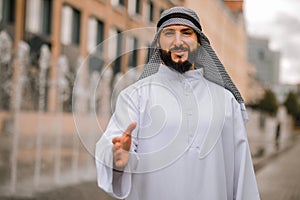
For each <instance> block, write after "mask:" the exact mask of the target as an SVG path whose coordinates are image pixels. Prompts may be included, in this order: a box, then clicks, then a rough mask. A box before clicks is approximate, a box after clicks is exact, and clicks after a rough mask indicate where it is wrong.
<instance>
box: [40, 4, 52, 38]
mask: <svg viewBox="0 0 300 200" xmlns="http://www.w3.org/2000/svg"><path fill="white" fill-rule="evenodd" d="M52 2H53V1H52V0H43V2H42V26H41V27H42V30H41V31H42V33H43V34H46V35H49V34H51V19H52V17H51V16H52Z"/></svg>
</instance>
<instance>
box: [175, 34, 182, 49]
mask: <svg viewBox="0 0 300 200" xmlns="http://www.w3.org/2000/svg"><path fill="white" fill-rule="evenodd" d="M182 44H183V40H182V35H181V33H180V32H176V34H175V39H174V45H175V46H181V45H182Z"/></svg>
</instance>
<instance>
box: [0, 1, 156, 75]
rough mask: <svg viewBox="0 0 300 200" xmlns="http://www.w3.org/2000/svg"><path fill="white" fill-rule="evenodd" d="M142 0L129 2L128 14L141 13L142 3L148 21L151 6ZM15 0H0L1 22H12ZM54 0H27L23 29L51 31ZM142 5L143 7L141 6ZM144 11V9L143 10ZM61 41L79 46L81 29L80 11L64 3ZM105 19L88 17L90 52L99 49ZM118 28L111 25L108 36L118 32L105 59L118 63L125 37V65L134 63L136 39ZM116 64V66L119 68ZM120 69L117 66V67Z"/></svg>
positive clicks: (151, 14)
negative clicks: (125, 34) (127, 52)
mask: <svg viewBox="0 0 300 200" xmlns="http://www.w3.org/2000/svg"><path fill="white" fill-rule="evenodd" d="M110 1H111V4H112V5H113V6H125V0H110ZM141 3H142V1H141V0H130V1H128V12H129V13H131V14H141V9H142V6H145V5H147V8H148V9H144V10H143V15H145V14H147V15H148V16H149V21H153V18H154V14H153V10H154V6H153V3H152V2H151V1H147V2H146V3H145V4H143V5H142V4H141ZM15 4H16V0H0V21H1V22H4V23H6V24H13V23H14V20H15V19H14V17H15V10H14V9H15ZM52 4H53V0H30V1H26V8H25V9H26V12H25V15H26V16H25V30H26V32H29V33H32V34H38V35H48V36H49V35H50V34H51V19H52V18H51V13H52V7H53V5H52ZM144 8H145V7H144ZM146 11H147V12H146ZM61 20H62V21H61V43H62V44H63V45H75V46H76V45H79V44H80V29H81V12H80V10H78V9H75V8H73V7H72V6H70V5H68V4H65V5H64V6H63V8H62V18H61ZM104 25H105V24H104V22H102V21H101V20H99V19H97V18H96V17H93V16H91V17H90V18H89V19H88V24H87V26H88V28H87V30H88V32H87V44H86V45H87V50H88V52H89V53H92V52H94V51H95V50H97V52H99V51H100V52H102V51H103V49H102V48H103V47H102V46H101V45H99V44H101V42H102V41H103V40H104ZM119 33H121V30H119V29H117V28H110V30H109V35H108V36H109V37H111V36H114V35H117V39H116V40H110V41H109V44H108V45H109V49H110V51H109V52H108V58H109V59H115V58H117V59H116V61H115V66H118V67H120V66H121V58H118V57H119V56H120V54H121V52H122V49H124V47H123V46H122V45H123V42H122V40H124V39H125V44H126V50H127V51H131V52H130V53H129V54H128V65H129V66H136V65H137V58H138V50H137V49H138V46H139V41H138V38H136V37H134V36H126V38H123V37H122V35H121V34H119ZM118 67H117V68H118ZM116 71H119V69H116Z"/></svg>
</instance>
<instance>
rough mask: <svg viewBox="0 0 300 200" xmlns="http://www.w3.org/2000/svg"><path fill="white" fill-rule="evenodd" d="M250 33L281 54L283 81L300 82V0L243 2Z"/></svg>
mask: <svg viewBox="0 0 300 200" xmlns="http://www.w3.org/2000/svg"><path fill="white" fill-rule="evenodd" d="M244 14H245V20H246V28H247V32H248V33H249V35H251V36H258V37H263V38H267V39H269V42H270V49H272V50H275V51H280V53H281V62H280V67H281V68H280V82H281V83H290V84H295V83H300V0H244Z"/></svg>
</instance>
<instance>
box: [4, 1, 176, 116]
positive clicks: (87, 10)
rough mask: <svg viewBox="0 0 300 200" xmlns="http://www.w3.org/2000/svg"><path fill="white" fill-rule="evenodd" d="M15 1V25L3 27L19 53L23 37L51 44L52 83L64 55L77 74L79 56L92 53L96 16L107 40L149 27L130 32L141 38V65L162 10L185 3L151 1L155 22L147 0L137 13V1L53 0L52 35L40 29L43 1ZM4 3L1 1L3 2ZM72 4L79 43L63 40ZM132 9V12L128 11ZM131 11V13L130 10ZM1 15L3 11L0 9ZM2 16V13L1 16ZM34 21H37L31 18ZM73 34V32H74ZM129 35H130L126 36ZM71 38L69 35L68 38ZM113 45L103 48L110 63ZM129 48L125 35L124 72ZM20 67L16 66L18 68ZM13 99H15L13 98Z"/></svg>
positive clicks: (51, 92)
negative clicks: (92, 21)
mask: <svg viewBox="0 0 300 200" xmlns="http://www.w3.org/2000/svg"><path fill="white" fill-rule="evenodd" d="M12 1H14V2H15V4H14V5H15V8H14V12H15V13H14V15H15V21H14V23H13V24H5V23H2V22H1V30H2V29H9V33H11V36H12V38H13V41H14V51H15V54H16V53H17V47H18V43H19V41H20V40H25V41H28V40H30V39H32V38H33V37H38V38H39V39H40V40H42V42H44V43H46V44H48V45H49V46H50V49H51V63H50V70H49V76H48V77H47V79H48V81H49V82H50V83H54V82H55V81H57V78H58V71H57V70H58V69H57V65H58V60H59V57H60V56H61V55H62V54H65V55H67V58H68V60H69V65H70V69H71V70H72V71H73V72H72V73H73V74H72V75H74V74H75V71H76V67H78V66H76V65H77V59H78V58H79V57H81V58H83V59H85V58H87V57H88V56H89V55H90V53H91V52H89V48H88V47H89V46H88V44H89V36H90V34H89V31H90V29H89V20H90V19H91V18H94V19H96V20H99V21H101V22H103V25H104V34H103V39H104V40H107V39H108V38H110V37H111V36H112V35H111V34H112V33H113V31H112V30H118V31H121V32H123V31H128V30H132V29H137V28H144V27H150V28H148V29H147V30H140V29H139V31H129V34H128V35H129V36H134V37H136V38H137V39H138V48H141V49H143V50H141V52H139V54H138V58H137V64H138V65H139V64H142V63H144V62H145V60H146V56H147V52H146V50H145V48H146V47H148V46H149V44H150V43H151V41H152V39H153V35H154V31H155V23H156V21H157V20H158V18H159V15H160V12H161V11H162V10H163V9H165V8H169V7H171V6H174V5H175V3H176V4H179V5H180V4H182V1H179V0H178V1H169V0H167V1H160V0H152V1H151V2H152V5H153V9H154V13H153V21H152V22H151V21H149V17H148V16H147V15H148V14H149V12H148V11H147V9H148V8H149V4H148V3H149V2H150V1H148V0H140V13H139V14H133V13H134V5H133V4H132V3H133V2H135V1H134V0H130V1H129V0H125V1H124V2H125V4H124V6H120V5H113V4H116V2H118V1H117V0H85V1H82V0H55V1H50V2H51V4H52V10H51V16H46V17H48V18H50V19H51V32H50V34H44V33H42V32H41V24H40V23H41V21H42V18H43V16H42V15H43V12H42V10H41V5H43V1H44V0H31V1H28V0H12ZM1 6H2V4H1ZM65 6H69V7H70V8H72V9H74V10H76V11H78V12H79V13H80V29H79V30H80V33H79V42H78V43H75V44H74V43H67V44H66V43H64V42H63V41H62V40H64V39H63V38H66V37H63V35H64V34H65V31H64V30H65V27H66V26H69V25H70V24H63V19H64V8H65ZM128 10H130V11H128ZM129 12H130V13H129ZM1 15H2V12H1ZM1 17H2V16H1ZM32 20H34V22H33V21H32ZM71 34H74V32H71ZM125 37H127V35H126V36H125ZM67 39H68V38H67ZM111 49H113V47H111V44H110V43H109V42H107V43H104V50H103V52H102V55H101V58H103V59H104V60H105V62H106V63H109V62H110V61H111V60H109V59H110V58H109V55H108V54H109V52H111ZM125 51H126V38H123V40H122V50H121V51H120V52H121V53H122V54H124V56H123V57H122V62H121V63H120V65H121V66H120V70H121V72H123V73H124V72H125V71H126V70H127V68H128V66H127V65H128V55H126V53H125ZM15 69H16V70H17V67H16V68H15ZM81 76H83V77H84V80H89V73H88V70H85V71H82V75H81ZM17 79H18V72H17V71H15V72H14V80H15V81H16V80H17ZM47 98H48V101H47V102H48V103H47V104H48V105H47V106H48V111H50V112H55V111H56V110H57V87H56V86H55V84H50V85H49V89H48V95H47ZM13 99H14V98H12V101H13Z"/></svg>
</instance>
